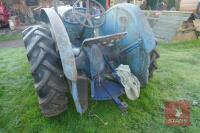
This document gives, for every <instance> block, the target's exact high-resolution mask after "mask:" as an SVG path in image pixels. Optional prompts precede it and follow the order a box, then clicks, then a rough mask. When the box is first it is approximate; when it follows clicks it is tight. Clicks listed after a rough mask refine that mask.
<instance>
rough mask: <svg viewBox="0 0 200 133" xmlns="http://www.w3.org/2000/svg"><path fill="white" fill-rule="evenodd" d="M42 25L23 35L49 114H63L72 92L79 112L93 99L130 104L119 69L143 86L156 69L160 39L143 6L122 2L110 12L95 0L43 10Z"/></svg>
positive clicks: (41, 101)
mask: <svg viewBox="0 0 200 133" xmlns="http://www.w3.org/2000/svg"><path fill="white" fill-rule="evenodd" d="M40 17H41V25H36V26H31V27H29V28H27V29H26V30H24V31H23V33H22V34H23V39H24V44H25V48H26V50H27V58H28V60H29V62H30V65H31V73H32V76H33V78H34V82H35V88H36V92H37V94H38V100H39V105H40V108H41V111H42V113H43V115H44V116H46V117H52V116H56V115H58V114H60V113H62V112H64V111H65V110H66V108H67V104H68V97H67V95H68V93H67V92H70V93H71V95H72V98H73V100H74V103H75V107H76V109H77V112H79V113H80V114H82V113H84V112H85V111H86V109H87V107H88V89H89V88H90V89H89V90H90V91H91V93H90V94H91V97H92V99H94V100H113V102H114V103H115V104H116V105H117V107H118V108H119V109H120V110H121V111H126V109H127V104H125V103H124V102H123V101H121V100H120V96H121V95H123V94H125V91H124V86H123V84H122V83H121V78H120V76H119V75H118V74H117V72H116V68H117V67H118V66H120V65H121V64H123V65H128V66H129V68H130V70H131V73H132V74H133V75H135V76H136V77H137V79H138V80H139V82H140V84H141V85H142V86H145V85H147V83H148V80H149V78H150V77H152V75H153V72H154V70H155V69H156V68H157V67H156V59H157V58H158V57H159V55H158V53H157V52H156V50H155V48H156V40H155V38H154V35H153V33H152V30H151V28H150V26H149V24H148V22H147V19H146V18H145V16H144V14H143V12H142V11H141V10H140V8H139V7H138V6H135V5H132V4H128V3H122V4H118V5H115V6H113V7H111V8H110V9H108V10H107V11H105V9H104V8H103V6H102V5H101V4H100V3H98V2H97V1H95V0H85V1H82V0H77V1H76V2H74V4H73V6H57V4H56V0H55V1H54V7H52V8H44V9H41V14H40Z"/></svg>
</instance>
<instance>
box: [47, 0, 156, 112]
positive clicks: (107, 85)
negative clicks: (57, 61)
mask: <svg viewBox="0 0 200 133" xmlns="http://www.w3.org/2000/svg"><path fill="white" fill-rule="evenodd" d="M68 11H70V9H69V10H68ZM69 14H70V13H69ZM49 17H51V15H50V16H49ZM105 17H106V20H105V23H104V24H103V25H102V26H101V27H99V29H98V30H97V31H99V33H98V34H99V35H101V36H105V35H110V34H116V33H120V32H127V35H126V37H125V38H123V39H122V40H119V41H114V42H112V43H113V44H114V45H113V46H107V45H99V44H98V45H97V44H94V45H92V46H86V47H82V48H81V50H80V51H81V52H80V54H78V55H76V57H75V56H74V57H75V64H76V67H74V66H71V68H73V69H74V68H76V69H77V70H75V71H77V72H78V75H86V77H87V78H88V79H89V80H90V81H91V97H92V98H93V99H94V100H109V99H112V100H113V101H114V102H115V103H116V105H118V107H119V108H120V109H122V110H124V109H125V108H126V106H125V104H123V103H122V102H121V101H120V99H119V96H121V95H122V94H124V88H123V86H122V85H121V84H120V78H119V76H118V75H117V74H116V72H115V68H116V67H118V66H119V65H120V64H127V65H129V67H130V68H131V71H132V73H133V74H134V75H136V76H137V78H138V79H139V80H140V82H141V84H142V85H146V84H147V83H148V78H149V64H150V53H151V51H152V50H153V49H155V47H156V42H155V38H154V35H153V33H152V30H151V28H150V26H149V24H148V21H147V20H146V18H145V16H144V14H143V12H142V11H141V10H140V9H139V7H138V6H134V5H132V4H125V3H124V4H119V5H116V6H113V7H112V8H110V9H109V10H108V11H107V12H106V16H105ZM62 20H63V24H62V25H64V26H65V28H66V31H67V33H68V35H67V38H68V37H69V39H70V42H69V41H64V42H63V43H57V45H58V48H59V52H60V56H61V60H62V63H64V62H63V60H64V55H65V56H66V55H67V54H68V51H73V50H72V49H73V48H76V49H78V48H80V47H81V45H82V43H83V42H84V40H85V39H87V38H93V37H94V29H91V28H86V27H83V26H82V25H80V24H74V23H68V22H66V21H64V18H62ZM58 33H60V32H58ZM58 33H53V34H58ZM57 37H61V40H62V39H63V38H65V37H66V36H63V34H60V35H57ZM110 39H111V40H112V38H110ZM120 39H121V38H120ZM56 41H57V42H60V40H56ZM66 43H70V45H71V44H72V48H71V47H70V48H67V50H63V49H62V48H64V49H66V46H67V45H66ZM98 43H99V42H98ZM105 43H106V42H104V40H102V42H101V44H105ZM109 43H110V42H109ZM68 60H70V59H68ZM68 64H69V63H68ZM65 66H66V65H65V63H64V64H63V69H64V72H69V71H70V69H69V67H68V68H67V67H65ZM105 74H107V75H109V76H111V77H112V81H111V80H108V79H106V78H105ZM72 75H73V74H72ZM78 75H77V78H79V76H78ZM66 77H69V76H68V75H66ZM68 79H69V80H71V79H70V78H68ZM71 83H72V88H71V93H72V97H73V99H74V102H75V106H76V109H77V111H78V112H79V113H81V114H82V113H83V112H84V111H85V108H84V107H85V106H84V105H83V104H82V103H81V102H80V101H82V100H83V99H81V97H84V96H81V95H83V94H79V93H78V92H79V91H78V90H79V89H80V90H81V89H83V88H77V83H76V80H71Z"/></svg>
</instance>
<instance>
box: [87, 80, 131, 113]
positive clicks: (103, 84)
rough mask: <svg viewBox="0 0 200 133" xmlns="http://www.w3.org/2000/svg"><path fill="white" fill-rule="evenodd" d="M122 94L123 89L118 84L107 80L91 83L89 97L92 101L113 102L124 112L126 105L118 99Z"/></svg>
mask: <svg viewBox="0 0 200 133" xmlns="http://www.w3.org/2000/svg"><path fill="white" fill-rule="evenodd" d="M122 94H124V87H123V86H122V85H121V84H119V83H116V82H113V81H109V80H101V81H98V80H95V79H94V80H92V81H91V95H92V98H93V99H94V100H113V102H114V103H115V104H116V105H117V107H118V108H119V109H120V110H121V111H122V112H126V110H127V107H128V106H127V104H126V103H124V102H122V101H121V100H120V99H119V96H121V95H122Z"/></svg>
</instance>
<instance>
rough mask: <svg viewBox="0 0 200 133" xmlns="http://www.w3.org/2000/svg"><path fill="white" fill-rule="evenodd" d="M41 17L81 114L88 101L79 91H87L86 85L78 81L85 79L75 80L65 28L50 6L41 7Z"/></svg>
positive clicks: (72, 55) (73, 65)
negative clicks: (54, 42) (55, 46)
mask: <svg viewBox="0 0 200 133" xmlns="http://www.w3.org/2000/svg"><path fill="white" fill-rule="evenodd" d="M41 19H42V21H43V22H45V23H48V24H50V27H51V32H52V36H53V37H54V38H55V41H56V44H57V47H58V50H59V54H60V58H61V62H62V66H63V71H64V74H65V76H66V77H67V79H69V80H70V81H71V82H70V85H71V94H72V97H73V99H74V102H75V106H76V109H77V111H78V112H79V113H81V114H82V113H84V111H85V110H86V109H87V106H88V103H87V100H86V99H87V94H86V93H81V92H83V91H84V90H85V91H84V92H87V85H79V83H80V84H82V83H84V81H83V82H82V80H86V81H85V82H87V79H82V80H81V79H80V80H81V81H80V82H77V79H78V75H77V69H76V62H75V57H74V54H73V50H72V44H71V42H70V39H69V36H68V33H67V31H66V28H65V26H64V24H63V22H62V20H61V19H60V17H59V16H58V14H57V13H56V12H55V10H54V9H52V8H43V9H42V10H41ZM79 92H80V93H79ZM81 98H83V99H81ZM85 102H86V103H85Z"/></svg>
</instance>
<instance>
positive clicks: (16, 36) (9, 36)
mask: <svg viewBox="0 0 200 133" xmlns="http://www.w3.org/2000/svg"><path fill="white" fill-rule="evenodd" d="M20 38H22V36H21V33H20V32H16V33H12V34H6V35H0V42H4V41H10V40H17V39H20Z"/></svg>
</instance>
